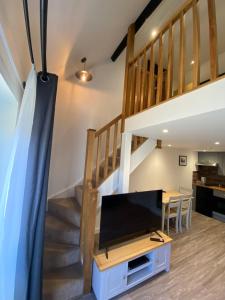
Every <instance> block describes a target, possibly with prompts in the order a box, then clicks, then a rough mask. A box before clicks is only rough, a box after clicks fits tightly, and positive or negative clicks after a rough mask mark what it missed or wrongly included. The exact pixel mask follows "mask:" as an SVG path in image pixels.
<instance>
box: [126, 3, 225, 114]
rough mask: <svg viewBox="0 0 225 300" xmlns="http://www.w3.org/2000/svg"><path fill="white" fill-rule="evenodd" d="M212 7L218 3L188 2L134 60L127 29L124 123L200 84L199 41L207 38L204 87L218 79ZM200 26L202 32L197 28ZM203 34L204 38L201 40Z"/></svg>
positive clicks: (131, 38)
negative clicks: (206, 74)
mask: <svg viewBox="0 0 225 300" xmlns="http://www.w3.org/2000/svg"><path fill="white" fill-rule="evenodd" d="M220 3H221V1H220ZM216 4H219V1H218V0H216V1H215V0H188V1H187V2H186V3H185V4H184V5H183V6H182V7H181V8H180V10H179V11H178V12H177V13H176V14H175V15H174V16H173V17H172V18H171V19H170V20H169V21H168V22H167V23H166V24H165V25H164V26H163V27H162V28H161V30H160V31H159V33H158V34H157V36H156V37H155V38H154V39H153V40H151V41H150V42H149V43H148V44H147V45H146V46H145V47H144V49H142V50H141V51H140V52H139V53H138V54H137V55H136V56H135V57H133V53H134V50H133V49H134V30H132V27H130V28H129V31H128V45H127V61H126V71H125V87H124V88H125V91H124V105H123V118H124V119H125V118H126V117H129V116H131V115H134V114H136V113H138V112H141V111H143V110H145V109H148V108H150V107H153V106H155V105H159V104H161V103H162V102H164V101H166V100H168V99H171V98H173V97H175V96H178V95H182V94H184V93H185V92H187V91H191V90H194V89H196V88H198V87H199V86H200V85H201V84H202V83H203V82H201V81H200V68H201V61H202V57H201V52H204V51H200V47H201V39H204V41H206V40H207V38H206V36H205V35H208V41H207V42H204V47H206V48H207V47H208V48H209V55H208V56H209V57H208V61H209V65H210V68H209V76H208V78H207V80H204V83H205V82H207V83H210V82H212V81H214V80H216V79H217V78H218V77H219V76H220V75H219V72H218V70H219V68H218V39H217V18H216ZM202 7H203V8H204V9H206V10H207V15H208V16H206V17H205V14H203V13H202V10H203V8H202ZM203 19H204V22H203ZM201 21H202V22H201ZM186 23H188V26H187V24H186ZM202 23H203V25H204V27H205V28H200V26H201V25H202ZM203 25H202V26H203ZM224 25H225V21H224V24H223V26H224ZM220 26H222V24H220ZM190 28H191V29H190ZM200 29H201V30H200ZM204 31H205V33H204V36H201V32H204ZM224 51H225V49H224ZM188 59H189V62H188V63H187V61H188ZM190 62H191V63H190Z"/></svg>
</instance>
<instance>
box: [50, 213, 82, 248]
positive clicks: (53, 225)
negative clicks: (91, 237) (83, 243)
mask: <svg viewBox="0 0 225 300" xmlns="http://www.w3.org/2000/svg"><path fill="white" fill-rule="evenodd" d="M79 238H80V229H79V227H77V226H75V225H73V224H71V223H67V222H65V221H61V220H59V219H57V218H56V217H54V216H52V215H50V214H49V213H47V215H46V221H45V239H46V240H47V241H48V242H56V243H65V244H73V245H79Z"/></svg>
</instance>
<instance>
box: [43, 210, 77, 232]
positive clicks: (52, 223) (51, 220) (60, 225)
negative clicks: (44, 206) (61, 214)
mask: <svg viewBox="0 0 225 300" xmlns="http://www.w3.org/2000/svg"><path fill="white" fill-rule="evenodd" d="M46 227H47V228H53V229H57V230H70V231H74V230H79V227H77V226H76V225H74V224H71V223H68V222H65V221H62V220H60V219H58V218H56V217H54V216H52V215H50V214H48V213H47V214H46Z"/></svg>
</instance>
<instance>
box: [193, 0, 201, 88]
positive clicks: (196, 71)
mask: <svg viewBox="0 0 225 300" xmlns="http://www.w3.org/2000/svg"><path fill="white" fill-rule="evenodd" d="M192 15H193V62H194V64H193V75H192V78H193V79H192V81H193V88H196V87H197V86H199V84H200V21H199V12H198V7H197V0H193V7H192Z"/></svg>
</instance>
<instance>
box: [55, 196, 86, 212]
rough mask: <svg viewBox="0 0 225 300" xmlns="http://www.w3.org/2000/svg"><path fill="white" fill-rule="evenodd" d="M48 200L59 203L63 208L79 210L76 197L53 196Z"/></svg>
mask: <svg viewBox="0 0 225 300" xmlns="http://www.w3.org/2000/svg"><path fill="white" fill-rule="evenodd" d="M49 202H50V203H53V204H57V205H60V206H62V207H64V208H68V209H71V210H75V211H80V205H79V204H78V202H77V201H76V198H53V199H50V200H49Z"/></svg>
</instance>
